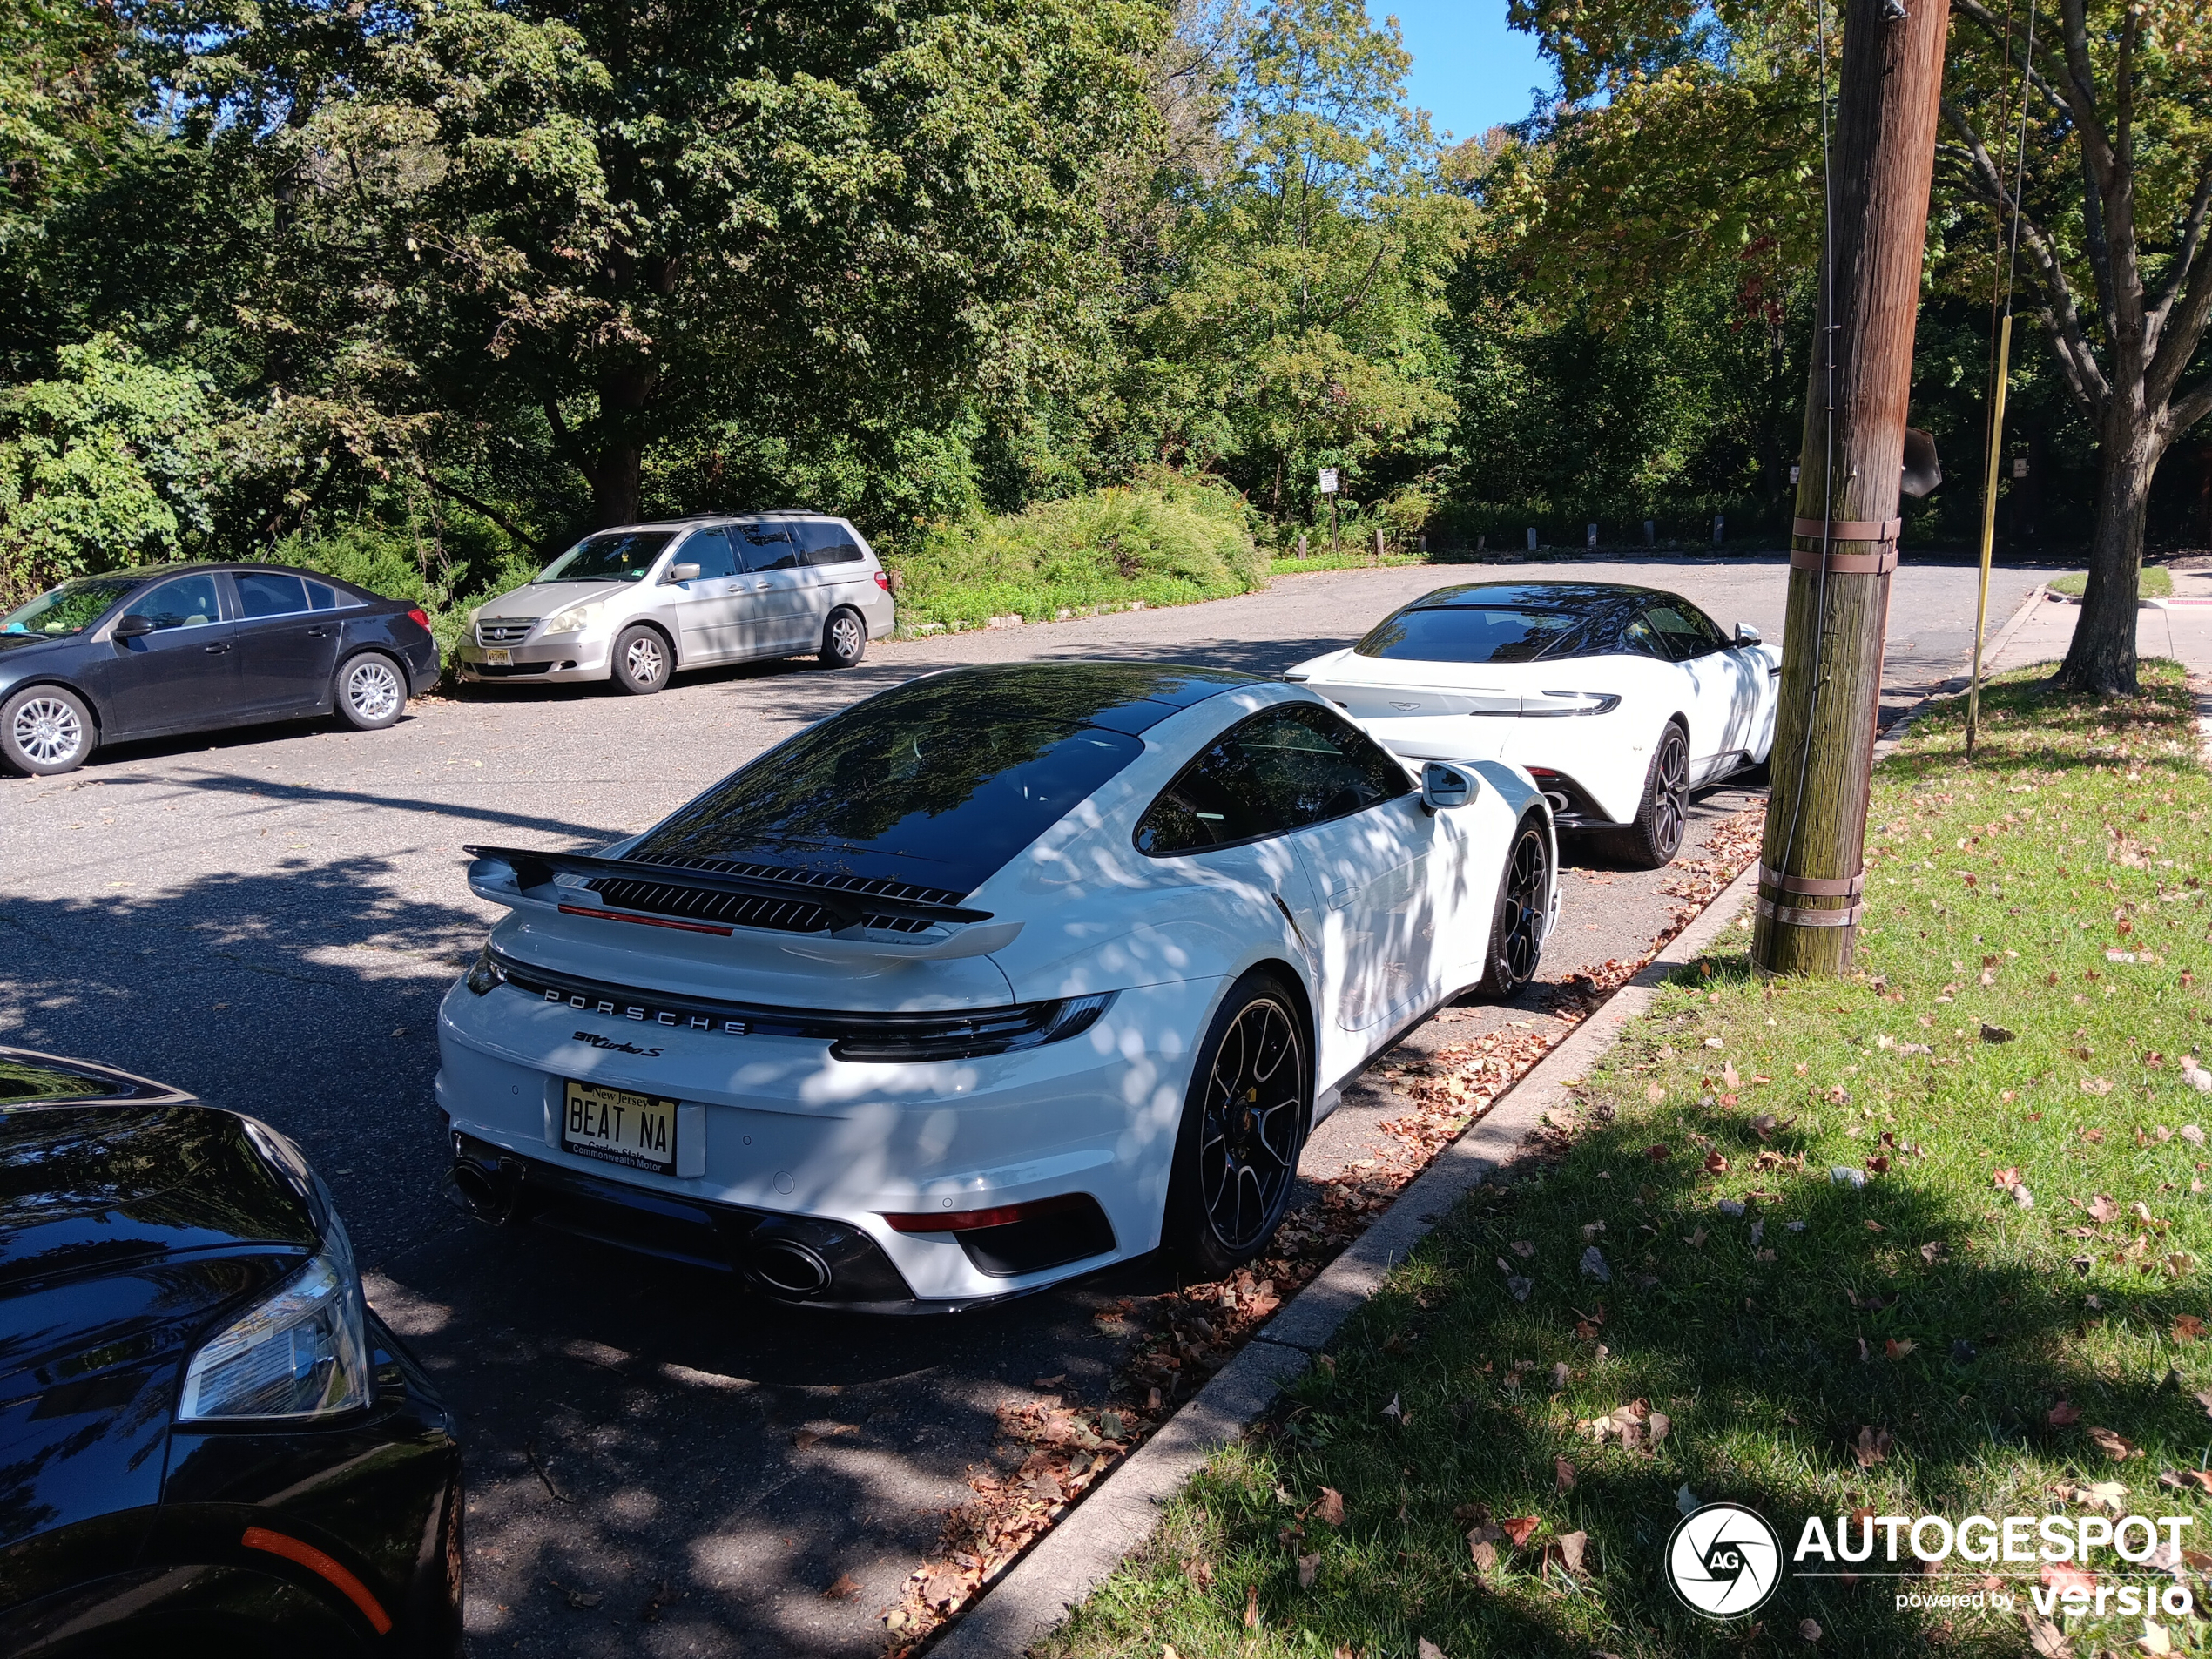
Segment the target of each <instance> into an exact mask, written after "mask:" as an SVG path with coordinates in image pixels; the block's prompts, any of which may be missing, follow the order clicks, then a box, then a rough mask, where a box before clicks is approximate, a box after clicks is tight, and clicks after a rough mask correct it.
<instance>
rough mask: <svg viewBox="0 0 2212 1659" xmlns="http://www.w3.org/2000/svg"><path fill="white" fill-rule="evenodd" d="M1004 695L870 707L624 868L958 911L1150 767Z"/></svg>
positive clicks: (759, 764) (938, 690) (669, 827)
mask: <svg viewBox="0 0 2212 1659" xmlns="http://www.w3.org/2000/svg"><path fill="white" fill-rule="evenodd" d="M1097 707H1098V703H1097V700H1096V698H1095V697H1094V698H1087V699H1086V698H1075V699H1073V700H1072V701H1071V703H1070V706H1069V709H1068V711H1067V712H1066V713H1065V714H1064V715H1062V714H1061V713H1059V712H1058V711H1055V710H1054V709H1052V708H1051V707H1050V706H1049V699H1047V698H1035V697H1028V698H1016V697H1010V696H1009V695H1008V688H1007V686H1006V685H1004V684H1003V683H1002V681H1001V678H1000V677H993V676H975V677H972V678H971V677H969V676H965V675H952V676H946V677H942V678H932V679H925V680H920V681H916V682H915V683H914V684H913V685H903V686H900V687H899V688H898V689H897V690H895V691H887V692H885V693H883V694H882V695H881V696H880V697H873V698H869V699H868V700H867V702H865V703H861V704H859V705H855V706H854V707H853V708H851V709H848V710H846V711H845V712H843V713H841V714H836V715H833V716H831V717H830V718H828V719H826V720H825V721H823V722H822V723H821V724H820V725H817V726H814V727H813V728H812V729H811V730H809V731H806V732H801V733H800V734H799V736H798V737H796V738H792V740H791V741H790V742H788V743H786V744H783V745H780V746H779V747H777V748H775V749H772V750H770V751H769V752H767V753H766V754H764V755H762V756H761V757H760V758H759V759H758V760H755V761H753V762H752V764H751V765H747V766H745V767H744V768H742V769H741V770H739V771H738V772H733V773H732V774H731V775H730V776H729V777H728V778H726V779H724V780H723V781H722V782H721V783H719V784H717V785H716V786H714V787H713V788H712V789H710V790H709V791H707V792H706V793H705V794H704V795H701V796H700V797H699V798H698V799H697V800H694V801H693V802H691V804H690V805H689V806H685V807H683V808H681V809H680V810H679V811H678V813H676V814H675V816H674V817H672V818H671V819H669V820H668V821H667V822H666V823H664V824H663V825H661V826H659V827H658V828H657V829H655V830H654V831H653V832H652V833H651V834H649V835H648V836H647V837H646V838H645V839H644V840H643V841H641V842H640V843H639V844H638V845H637V846H636V847H635V848H633V849H632V850H631V852H630V853H627V854H625V856H626V857H629V858H633V859H640V860H689V859H713V860H738V861H742V862H744V863H747V864H765V865H772V866H778V867H783V868H786V869H792V870H805V871H809V872H819V873H829V874H840V875H850V876H854V877H859V878H861V879H863V880H890V881H895V882H900V883H901V884H904V885H907V886H911V887H921V888H927V889H932V890H934V891H935V892H938V893H941V894H950V895H952V896H954V897H961V896H964V895H965V894H968V893H971V892H973V891H974V889H975V888H977V887H981V885H982V884H983V883H984V882H985V881H986V880H988V879H989V878H990V877H991V876H992V875H993V874H995V873H996V872H997V871H998V870H999V869H1000V868H1001V867H1003V866H1004V865H1005V864H1006V863H1007V862H1008V860H1011V859H1012V858H1013V857H1014V856H1015V853H1019V852H1021V850H1022V848H1023V847H1025V846H1028V845H1029V843H1030V842H1032V841H1034V840H1036V839H1037V837H1038V836H1040V835H1042V834H1043V833H1044V832H1045V831H1046V830H1048V829H1049V828H1051V827H1052V826H1053V825H1055V823H1057V822H1059V820H1060V819H1062V818H1063V817H1065V816H1066V815H1067V814H1068V813H1069V811H1071V810H1072V809H1073V808H1074V807H1075V806H1076V805H1077V804H1078V803H1080V802H1082V800H1084V799H1087V798H1089V796H1090V795H1092V794H1094V793H1096V792H1097V790H1098V788H1099V787H1100V786H1102V785H1103V784H1104V783H1105V782H1106V781H1107V780H1108V779H1110V778H1112V777H1113V776H1114V775H1115V774H1116V772H1120V771H1121V770H1122V768H1123V767H1124V766H1126V765H1129V764H1130V761H1132V760H1134V759H1136V758H1137V756H1138V755H1140V754H1142V753H1143V752H1144V745H1143V740H1142V739H1141V738H1135V737H1131V736H1130V735H1128V734H1126V733H1123V732H1110V731H1106V730H1104V729H1103V728H1101V727H1098V726H1095V725H1089V724H1087V723H1086V721H1085V719H1084V718H1083V717H1084V716H1085V715H1087V714H1089V713H1090V712H1091V711H1093V710H1095V709H1096V708H1097Z"/></svg>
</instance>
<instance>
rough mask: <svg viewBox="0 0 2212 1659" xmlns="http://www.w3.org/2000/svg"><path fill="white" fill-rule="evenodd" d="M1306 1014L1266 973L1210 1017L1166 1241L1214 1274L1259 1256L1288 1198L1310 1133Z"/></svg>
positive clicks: (1240, 987)
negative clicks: (1307, 1123)
mask: <svg viewBox="0 0 2212 1659" xmlns="http://www.w3.org/2000/svg"><path fill="white" fill-rule="evenodd" d="M1305 1049H1306V1044H1305V1026H1304V1022H1302V1021H1301V1020H1300V1018H1299V1016H1298V1013H1297V1011H1296V1006H1295V1004H1294V1003H1293V1002H1292V1001H1291V997H1290V995H1289V994H1288V993H1287V992H1286V991H1285V990H1284V989H1283V988H1282V987H1281V986H1279V985H1278V984H1277V983H1276V982H1275V981H1273V980H1272V979H1271V978H1270V977H1269V976H1267V975H1265V974H1248V975H1247V976H1246V977H1245V978H1244V979H1243V980H1240V981H1238V983H1237V985H1236V986H1235V988H1233V989H1232V990H1231V994H1230V995H1229V996H1228V997H1227V998H1226V999H1225V1000H1224V1002H1223V1004H1222V1008H1221V1011H1220V1012H1219V1013H1218V1014H1217V1015H1215V1016H1214V1023H1213V1028H1212V1030H1211V1032H1210V1033H1209V1035H1208V1040H1207V1042H1206V1045H1205V1047H1204V1049H1201V1050H1200V1052H1199V1055H1198V1063H1197V1068H1196V1069H1194V1070H1193V1072H1192V1075H1191V1082H1190V1096H1189V1099H1188V1100H1187V1102H1186V1103H1185V1105H1184V1117H1183V1128H1182V1131H1181V1133H1180V1134H1178V1135H1177V1138H1176V1151H1175V1170H1174V1174H1173V1177H1172V1178H1171V1180H1170V1189H1169V1194H1168V1217H1167V1222H1168V1227H1167V1231H1168V1235H1169V1238H1168V1242H1169V1244H1170V1245H1171V1246H1172V1247H1173V1248H1174V1249H1175V1250H1176V1251H1177V1254H1179V1255H1180V1256H1181V1257H1182V1258H1184V1262H1185V1264H1187V1265H1188V1266H1189V1267H1190V1269H1191V1270H1192V1271H1196V1272H1197V1273H1199V1274H1202V1275H1204V1277H1206V1278H1217V1277H1219V1276H1220V1275H1221V1274H1223V1273H1226V1272H1228V1271H1231V1269H1233V1268H1235V1267H1236V1266H1238V1264H1240V1263H1243V1262H1247V1261H1250V1260H1251V1258H1253V1257H1254V1256H1256V1255H1258V1253H1259V1251H1260V1250H1261V1248H1262V1247H1263V1246H1264V1244H1266V1242H1267V1240H1268V1238H1269V1237H1270V1236H1271V1235H1272V1234H1273V1232H1274V1231H1275V1229H1276V1228H1277V1226H1278V1225H1279V1224H1281V1222H1282V1219H1283V1214H1284V1211H1286V1210H1287V1209H1288V1208H1289V1207H1290V1200H1291V1189H1292V1187H1293V1186H1295V1185H1296V1184H1297V1181H1298V1152H1299V1150H1300V1148H1301V1147H1302V1146H1303V1145H1304V1143H1305V1116H1306V1104H1307V1095H1308V1081H1307V1075H1306V1074H1307V1060H1306V1052H1305Z"/></svg>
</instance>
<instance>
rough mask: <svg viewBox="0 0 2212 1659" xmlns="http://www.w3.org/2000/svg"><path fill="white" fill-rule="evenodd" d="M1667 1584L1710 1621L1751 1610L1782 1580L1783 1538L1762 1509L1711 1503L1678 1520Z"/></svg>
mask: <svg viewBox="0 0 2212 1659" xmlns="http://www.w3.org/2000/svg"><path fill="white" fill-rule="evenodd" d="M1664 1570H1665V1572H1666V1575H1667V1583H1668V1587H1669V1588H1671V1589H1672V1590H1673V1591H1674V1593H1675V1594H1676V1596H1678V1597H1679V1598H1680V1599H1681V1601H1682V1603H1683V1606H1684V1607H1686V1608H1689V1610H1690V1611H1691V1612H1693V1613H1702V1614H1703V1615H1705V1616H1706V1617H1707V1618H1709V1619H1733V1618H1735V1617H1737V1616H1738V1615H1741V1614H1745V1613H1750V1612H1752V1611H1753V1610H1755V1609H1756V1608H1758V1607H1759V1606H1760V1605H1761V1604H1762V1603H1763V1602H1765V1600H1766V1599H1767V1597H1768V1596H1770V1595H1773V1594H1774V1592H1775V1588H1776V1587H1777V1585H1779V1584H1780V1583H1781V1581H1782V1540H1781V1539H1780V1538H1779V1537H1778V1536H1777V1534H1776V1533H1775V1530H1774V1528H1773V1527H1770V1526H1768V1525H1767V1523H1766V1518H1765V1517H1764V1515H1762V1514H1759V1513H1758V1512H1757V1510H1753V1509H1746V1508H1745V1507H1743V1505H1741V1504H1737V1503H1709V1504H1705V1505H1703V1506H1702V1507H1698V1508H1696V1509H1693V1510H1691V1511H1690V1512H1689V1514H1686V1515H1684V1516H1683V1518H1682V1520H1681V1521H1679V1522H1677V1523H1676V1527H1675V1530H1674V1532H1673V1534H1672V1535H1671V1536H1669V1538H1668V1540H1667V1555H1666V1561H1665V1568H1664Z"/></svg>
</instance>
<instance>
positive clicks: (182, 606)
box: [130, 576, 223, 633]
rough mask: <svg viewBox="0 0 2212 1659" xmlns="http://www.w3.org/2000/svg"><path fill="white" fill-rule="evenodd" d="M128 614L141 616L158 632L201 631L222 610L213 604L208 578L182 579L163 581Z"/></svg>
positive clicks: (212, 587) (212, 588)
mask: <svg viewBox="0 0 2212 1659" xmlns="http://www.w3.org/2000/svg"><path fill="white" fill-rule="evenodd" d="M130 614H131V615H132V616H134V617H145V618H146V619H147V620H148V621H149V622H151V623H152V624H153V626H154V631H156V632H157V633H158V632H161V631H165V630H167V629H171V628H205V627H206V625H207V624H209V623H211V622H220V621H221V620H222V618H223V608H222V606H221V605H220V604H217V603H216V599H215V578H214V577H212V576H182V577H178V578H177V579H176V580H175V581H174V582H165V583H162V584H161V585H160V586H159V587H158V588H156V589H155V590H153V591H152V593H150V594H148V595H146V597H145V598H143V599H141V600H139V601H138V603H137V604H134V605H132V607H131V613H130Z"/></svg>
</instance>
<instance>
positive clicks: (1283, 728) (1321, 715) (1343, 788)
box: [1136, 705, 1413, 858]
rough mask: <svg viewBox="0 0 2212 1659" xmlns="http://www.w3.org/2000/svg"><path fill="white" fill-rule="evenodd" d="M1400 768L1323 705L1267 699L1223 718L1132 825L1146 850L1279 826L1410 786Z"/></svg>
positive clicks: (1357, 807)
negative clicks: (1245, 714)
mask: <svg viewBox="0 0 2212 1659" xmlns="http://www.w3.org/2000/svg"><path fill="white" fill-rule="evenodd" d="M1412 789H1413V783H1412V780H1411V779H1408V778H1407V777H1406V769H1405V768H1404V767H1402V766H1400V765H1399V764H1398V763H1397V762H1396V761H1395V760H1393V759H1391V758H1390V756H1389V755H1388V754H1387V753H1386V752H1384V751H1383V749H1382V748H1381V746H1380V745H1378V744H1376V743H1375V742H1374V741H1373V739H1372V738H1369V737H1367V736H1366V734H1365V733H1364V732H1360V731H1359V729H1358V728H1356V727H1355V726H1353V725H1351V724H1350V723H1349V722H1348V721H1345V720H1344V719H1342V718H1339V717H1338V716H1337V715H1334V714H1332V713H1331V712H1330V711H1328V710H1326V709H1320V708H1315V707H1312V705H1291V706H1289V707H1284V708H1274V709H1270V710H1268V711H1265V712H1264V713H1262V714H1255V715H1253V716H1252V717H1251V718H1250V719H1248V720H1244V721H1243V722H1241V723H1239V724H1238V725H1233V726H1231V728H1230V729H1229V730H1228V731H1226V732H1223V733H1222V734H1221V736H1220V737H1218V738H1215V739H1214V741H1213V743H1212V744H1211V745H1209V746H1208V747H1207V749H1206V750H1205V752H1204V753H1202V754H1200V755H1199V756H1198V758H1197V759H1195V760H1193V761H1191V762H1190V765H1187V766H1185V767H1184V769H1183V771H1182V772H1181V773H1180V774H1179V775H1178V776H1177V779H1176V780H1175V781H1174V782H1173V783H1171V784H1170V785H1169V786H1167V787H1166V788H1165V789H1163V791H1161V792H1160V795H1159V798H1158V799H1157V800H1155V801H1154V802H1153V803H1152V805H1151V806H1150V807H1148V808H1147V809H1146V810H1145V813H1144V816H1143V819H1140V820H1138V823H1137V826H1136V850H1137V851H1138V852H1140V853H1147V854H1149V855H1150V856H1151V857H1154V858H1168V857H1172V856H1174V855H1175V854H1177V853H1197V852H1202V851H1204V849H1205V848H1207V847H1210V846H1231V845H1234V844H1236V843H1238V842H1243V841H1256V840H1264V839H1265V838H1267V837H1269V836H1271V835H1284V834H1287V833H1290V832H1291V831H1292V830H1298V829H1304V828H1305V827H1306V826H1308V825H1310V824H1322V823H1326V822H1327V821H1328V820H1330V819H1335V818H1343V817H1345V816H1346V815H1347V814H1349V813H1357V812H1364V811H1366V809H1367V808H1368V807H1370V806H1379V805H1380V804H1381V803H1382V802H1384V801H1386V800H1392V799H1396V798H1397V797H1398V796H1400V795H1404V794H1407V793H1410V792H1411V791H1412Z"/></svg>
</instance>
